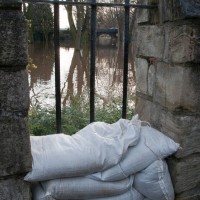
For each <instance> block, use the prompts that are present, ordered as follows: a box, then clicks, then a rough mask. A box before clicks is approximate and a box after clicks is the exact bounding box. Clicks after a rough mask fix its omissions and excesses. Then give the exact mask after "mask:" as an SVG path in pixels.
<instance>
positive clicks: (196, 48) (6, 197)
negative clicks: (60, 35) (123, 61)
mask: <svg viewBox="0 0 200 200" xmlns="http://www.w3.org/2000/svg"><path fill="white" fill-rule="evenodd" d="M151 2H153V3H157V4H158V9H154V10H144V9H143V10H142V9H137V14H136V21H135V28H134V30H135V31H134V33H133V34H134V36H135V39H133V41H132V43H133V52H134V56H135V63H136V82H137V93H136V113H138V114H139V116H140V117H141V119H142V120H145V121H149V122H150V123H151V124H152V126H153V127H155V128H157V129H159V130H161V131H162V132H164V133H165V134H167V135H169V136H170V137H171V138H173V139H174V140H175V141H176V142H179V143H180V145H181V147H182V149H180V150H179V151H178V152H177V153H176V154H175V155H173V156H172V157H170V158H169V159H168V164H169V169H170V172H171V175H172V180H173V184H174V189H175V194H176V200H199V199H200V167H199V166H200V106H199V105H200V26H199V25H200V0H176V1H173V0H156V1H151V0H139V3H142V4H151ZM21 4H22V2H21V1H20V0H0V10H1V11H0V37H1V39H0V149H1V151H0V199H2V200H29V199H31V192H30V185H29V184H27V183H26V182H24V181H23V177H24V175H25V174H26V173H27V172H28V171H29V170H31V152H30V142H29V132H28V109H29V89H28V74H27V69H26V65H27V62H28V56H27V48H28V45H27V38H26V21H25V18H24V16H23V14H22V11H21Z"/></svg>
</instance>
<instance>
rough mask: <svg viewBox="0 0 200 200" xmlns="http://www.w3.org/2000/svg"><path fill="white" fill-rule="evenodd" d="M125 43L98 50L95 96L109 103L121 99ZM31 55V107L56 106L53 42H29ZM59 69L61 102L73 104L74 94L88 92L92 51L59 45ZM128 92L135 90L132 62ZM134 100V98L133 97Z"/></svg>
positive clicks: (130, 93)
mask: <svg viewBox="0 0 200 200" xmlns="http://www.w3.org/2000/svg"><path fill="white" fill-rule="evenodd" d="M122 52H123V46H122V45H119V46H118V48H116V47H114V46H109V47H108V46H101V47H97V50H96V83H95V84H96V91H95V94H96V97H97V98H98V99H100V100H101V101H102V103H103V104H107V103H109V102H110V101H112V99H113V98H117V97H120V98H122V84H123V83H122V82H123V57H122V54H123V53H122ZM29 55H30V57H31V58H32V59H33V63H34V64H35V65H36V66H37V68H36V69H30V71H29V82H30V98H31V106H36V105H40V106H45V107H46V106H54V105H55V86H54V85H55V77H54V76H55V69H54V49H53V45H51V44H47V45H43V44H30V45H29ZM131 60H132V59H130V61H131ZM60 68H61V69H60V71H61V94H62V105H63V106H65V105H70V103H71V100H72V99H73V97H75V96H82V95H85V96H87V95H86V94H88V90H89V50H88V49H84V50H81V51H75V50H74V48H72V47H68V46H66V45H62V46H61V47H60ZM129 68H130V69H129V81H128V83H129V88H128V94H129V96H132V95H133V94H134V92H135V90H134V88H135V87H134V86H135V81H134V68H133V63H131V62H130V63H129ZM131 101H132V100H131Z"/></svg>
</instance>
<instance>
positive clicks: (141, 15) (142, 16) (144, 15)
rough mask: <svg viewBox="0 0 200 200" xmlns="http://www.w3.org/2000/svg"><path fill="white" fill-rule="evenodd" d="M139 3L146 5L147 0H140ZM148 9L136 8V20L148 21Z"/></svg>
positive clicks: (140, 21) (139, 21)
mask: <svg viewBox="0 0 200 200" xmlns="http://www.w3.org/2000/svg"><path fill="white" fill-rule="evenodd" d="M139 4H142V5H148V0H141V1H139ZM149 14H150V13H149V11H148V9H137V10H136V22H137V23H138V24H140V23H148V22H149V17H150V16H149Z"/></svg>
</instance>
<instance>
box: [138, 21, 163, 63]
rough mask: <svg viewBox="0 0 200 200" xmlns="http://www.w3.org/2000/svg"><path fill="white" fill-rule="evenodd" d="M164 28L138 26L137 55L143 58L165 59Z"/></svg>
mask: <svg viewBox="0 0 200 200" xmlns="http://www.w3.org/2000/svg"><path fill="white" fill-rule="evenodd" d="M164 39H165V38H164V28H163V27H162V26H156V25H152V26H147V25H144V26H138V27H137V47H136V51H137V52H136V54H137V56H141V57H155V58H158V59H162V58H163V54H164V44H165V40H164Z"/></svg>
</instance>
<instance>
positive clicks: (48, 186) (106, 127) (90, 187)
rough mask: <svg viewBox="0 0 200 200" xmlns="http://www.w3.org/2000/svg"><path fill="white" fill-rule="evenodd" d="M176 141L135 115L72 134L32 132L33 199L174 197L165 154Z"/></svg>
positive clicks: (29, 176)
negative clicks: (37, 133)
mask: <svg viewBox="0 0 200 200" xmlns="http://www.w3.org/2000/svg"><path fill="white" fill-rule="evenodd" d="M178 148H179V145H178V144H177V143H175V142H174V141H173V140H171V139H170V138H169V137H167V136H165V135H164V134H162V133H161V132H159V131H157V130H155V129H153V128H151V127H150V126H146V125H145V126H142V122H141V121H140V120H138V119H137V117H136V116H135V117H134V118H133V119H132V120H131V121H129V120H125V119H120V120H119V121H117V122H116V123H114V124H107V123H103V122H94V123H92V124H90V125H88V126H86V127H85V128H84V129H82V130H80V131H79V132H77V133H76V134H74V135H73V136H67V135H64V134H56V135H47V136H39V137H37V136H32V137H31V151H32V157H33V166H32V171H31V172H29V173H28V174H27V175H26V177H25V180H26V181H29V182H34V186H33V199H35V200H42V199H43V200H47V199H48V200H50V199H51V200H53V199H63V200H70V199H97V200H114V199H115V200H144V199H146V200H147V199H150V200H173V199H174V191H173V186H172V182H171V178H170V174H169V172H168V168H167V164H166V162H165V160H164V159H165V158H166V157H167V156H169V155H171V154H173V153H174V152H176V151H177V150H178Z"/></svg>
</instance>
